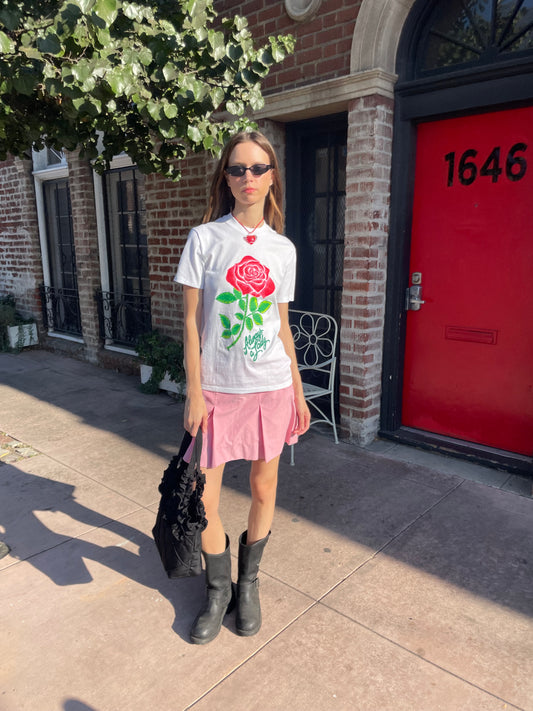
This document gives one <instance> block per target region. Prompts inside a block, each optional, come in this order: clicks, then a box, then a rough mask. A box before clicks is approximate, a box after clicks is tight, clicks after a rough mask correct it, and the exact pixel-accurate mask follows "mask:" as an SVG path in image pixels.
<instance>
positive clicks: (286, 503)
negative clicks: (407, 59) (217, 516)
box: [0, 350, 533, 711]
mask: <svg viewBox="0 0 533 711" xmlns="http://www.w3.org/2000/svg"><path fill="white" fill-rule="evenodd" d="M137 385H138V382H137V380H136V378H133V377H128V376H124V375H118V374H116V373H112V372H109V371H105V370H100V369H98V368H95V367H93V366H91V365H88V364H87V363H80V362H77V361H74V360H71V359H68V358H64V357H61V356H58V355H52V354H49V353H45V352H43V351H38V350H37V351H28V352H23V353H21V354H19V355H9V354H1V355H0V431H1V432H2V433H3V434H2V435H1V436H0V455H1V458H0V462H1V464H0V524H1V527H0V540H1V541H3V542H4V543H6V544H7V545H8V546H9V547H10V549H11V553H10V554H8V555H7V556H5V557H3V558H2V559H1V560H0V585H1V597H0V600H1V603H0V605H1V606H0V630H1V635H0V657H1V660H2V662H1V669H0V709H1V711H25V710H26V709H31V710H32V711H153V710H154V709H160V710H162V711H181V710H183V709H194V710H195V711H204V710H206V711H226V710H227V711H252V710H257V711H285V710H287V709H291V711H329V710H330V709H339V710H341V711H352V710H355V711H374V710H375V711H388V710H390V711H403V710H405V711H440V710H442V711H456V710H457V711H459V710H460V711H463V710H465V709H468V710H472V711H493V710H494V711H496V710H502V709H522V710H523V711H526V710H527V711H531V710H533V500H532V499H531V498H530V496H527V494H529V495H530V494H531V480H527V479H519V478H517V477H511V476H509V475H508V474H506V473H505V472H497V471H494V470H489V469H485V468H483V467H479V466H475V465H472V464H466V463H463V462H459V461H457V460H453V459H448V458H446V457H441V456H439V455H435V454H428V453H424V452H418V451H417V450H414V449H410V448H403V447H399V446H396V445H392V444H387V443H384V442H382V443H377V444H376V445H375V447H374V448H371V449H370V450H363V449H360V448H357V447H354V446H353V445H348V444H344V443H341V444H339V445H334V444H333V442H332V440H331V438H330V437H329V436H324V435H322V434H317V433H310V434H308V435H306V436H305V437H304V438H303V439H302V441H301V443H300V444H299V445H298V446H297V447H296V450H295V456H296V466H294V467H291V466H290V465H289V452H288V451H286V452H284V454H283V456H282V465H281V469H280V485H279V497H278V507H277V511H276V516H275V520H274V525H273V532H272V536H271V540H270V543H269V545H268V546H267V549H266V551H265V555H264V558H263V564H262V573H261V596H262V606H263V617H264V623H263V627H262V629H261V631H260V632H259V634H258V635H257V636H255V637H251V638H242V637H238V636H237V635H236V634H235V631H234V619H233V616H228V617H227V618H226V621H225V624H224V627H223V629H222V631H221V633H220V635H219V637H218V638H217V639H216V640H215V641H214V642H212V643H211V644H209V645H207V646H205V647H197V646H194V645H191V644H189V642H188V631H189V627H190V625H191V623H192V621H193V619H194V617H195V614H196V611H197V609H198V607H199V604H200V601H201V598H202V596H203V576H202V577H199V578H193V579H187V580H181V581H170V580H168V579H167V578H166V576H165V574H164V572H163V569H162V567H161V564H160V561H159V559H158V555H157V551H156V549H155V546H154V543H153V541H152V538H151V528H152V525H153V522H154V519H155V512H156V509H157V503H158V493H157V485H158V483H159V480H160V478H161V474H162V472H163V469H164V468H165V466H166V464H167V462H168V459H169V458H170V456H171V455H172V454H173V453H175V450H176V446H177V443H178V439H179V437H180V432H181V420H182V410H183V406H182V404H181V403H179V402H177V401H175V400H173V399H172V398H170V397H168V396H167V395H165V394H160V395H144V394H142V393H141V392H140V391H139V390H138V387H137ZM476 480H477V481H476ZM480 482H485V483H480ZM517 492H518V493H517ZM520 494H523V495H520ZM248 502H249V499H248V486H247V465H246V463H244V462H236V463H232V464H231V465H228V467H227V470H226V474H225V486H224V489H223V501H222V512H223V516H224V521H225V524H226V527H227V530H228V533H229V535H230V538H231V540H232V542H233V552H234V553H235V552H236V548H237V547H236V545H235V544H236V541H237V538H238V535H239V533H240V532H241V531H242V530H243V529H244V528H246V515H247V507H248Z"/></svg>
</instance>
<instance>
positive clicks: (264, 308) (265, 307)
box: [257, 301, 272, 314]
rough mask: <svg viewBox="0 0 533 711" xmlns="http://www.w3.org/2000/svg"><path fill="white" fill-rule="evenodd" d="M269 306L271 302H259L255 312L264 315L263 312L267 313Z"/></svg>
mask: <svg viewBox="0 0 533 711" xmlns="http://www.w3.org/2000/svg"><path fill="white" fill-rule="evenodd" d="M271 306H272V302H271V301H261V303H260V304H259V306H258V308H257V310H258V311H259V313H262V314H264V313H265V311H268V309H269V308H270V307H271Z"/></svg>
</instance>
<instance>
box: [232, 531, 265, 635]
mask: <svg viewBox="0 0 533 711" xmlns="http://www.w3.org/2000/svg"><path fill="white" fill-rule="evenodd" d="M246 534H247V531H245V532H244V533H242V534H241V537H240V538H239V577H238V580H237V621H236V627H237V634H239V635H241V636H242V637H251V636H252V635H254V634H257V632H259V630H260V628H261V605H260V603H259V580H258V579H257V574H258V572H259V563H260V562H261V557H262V555H263V551H264V549H265V546H266V544H267V541H268V537H269V536H270V531H269V533H268V536H265V537H264V538H261V540H260V541H256V542H255V543H252V544H251V545H250V546H248V545H246Z"/></svg>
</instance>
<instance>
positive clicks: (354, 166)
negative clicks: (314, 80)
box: [340, 96, 393, 444]
mask: <svg viewBox="0 0 533 711" xmlns="http://www.w3.org/2000/svg"><path fill="white" fill-rule="evenodd" d="M392 118H393V117H392V101H391V100H388V99H384V98H383V97H380V96H373V97H365V98H362V99H357V100H355V101H353V102H352V103H351V105H350V110H349V116H348V165H347V176H346V177H347V196H346V233H345V252H344V254H345V257H344V291H343V302H342V323H341V365H340V368H341V392H340V412H341V427H342V429H343V433H344V436H347V437H348V438H349V439H351V440H353V441H356V442H358V443H359V444H366V443H368V442H369V441H371V440H372V439H373V438H374V436H375V434H376V432H377V430H378V427H379V412H380V397H381V365H382V350H383V326H384V318H385V283H386V269H387V234H388V222H389V199H390V160H391V150H392Z"/></svg>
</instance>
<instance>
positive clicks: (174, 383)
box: [136, 331, 185, 395]
mask: <svg viewBox="0 0 533 711" xmlns="http://www.w3.org/2000/svg"><path fill="white" fill-rule="evenodd" d="M136 349H137V355H138V357H139V358H140V360H141V361H142V364H141V390H142V391H143V392H145V393H157V392H158V391H159V389H162V390H167V391H168V392H173V393H176V394H178V395H183V392H184V389H185V369H184V367H183V344H182V343H179V342H178V341H175V340H173V339H172V338H170V336H165V335H164V334H161V333H159V331H149V332H148V333H143V334H142V335H141V336H140V337H139V340H138V341H137V346H136Z"/></svg>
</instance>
